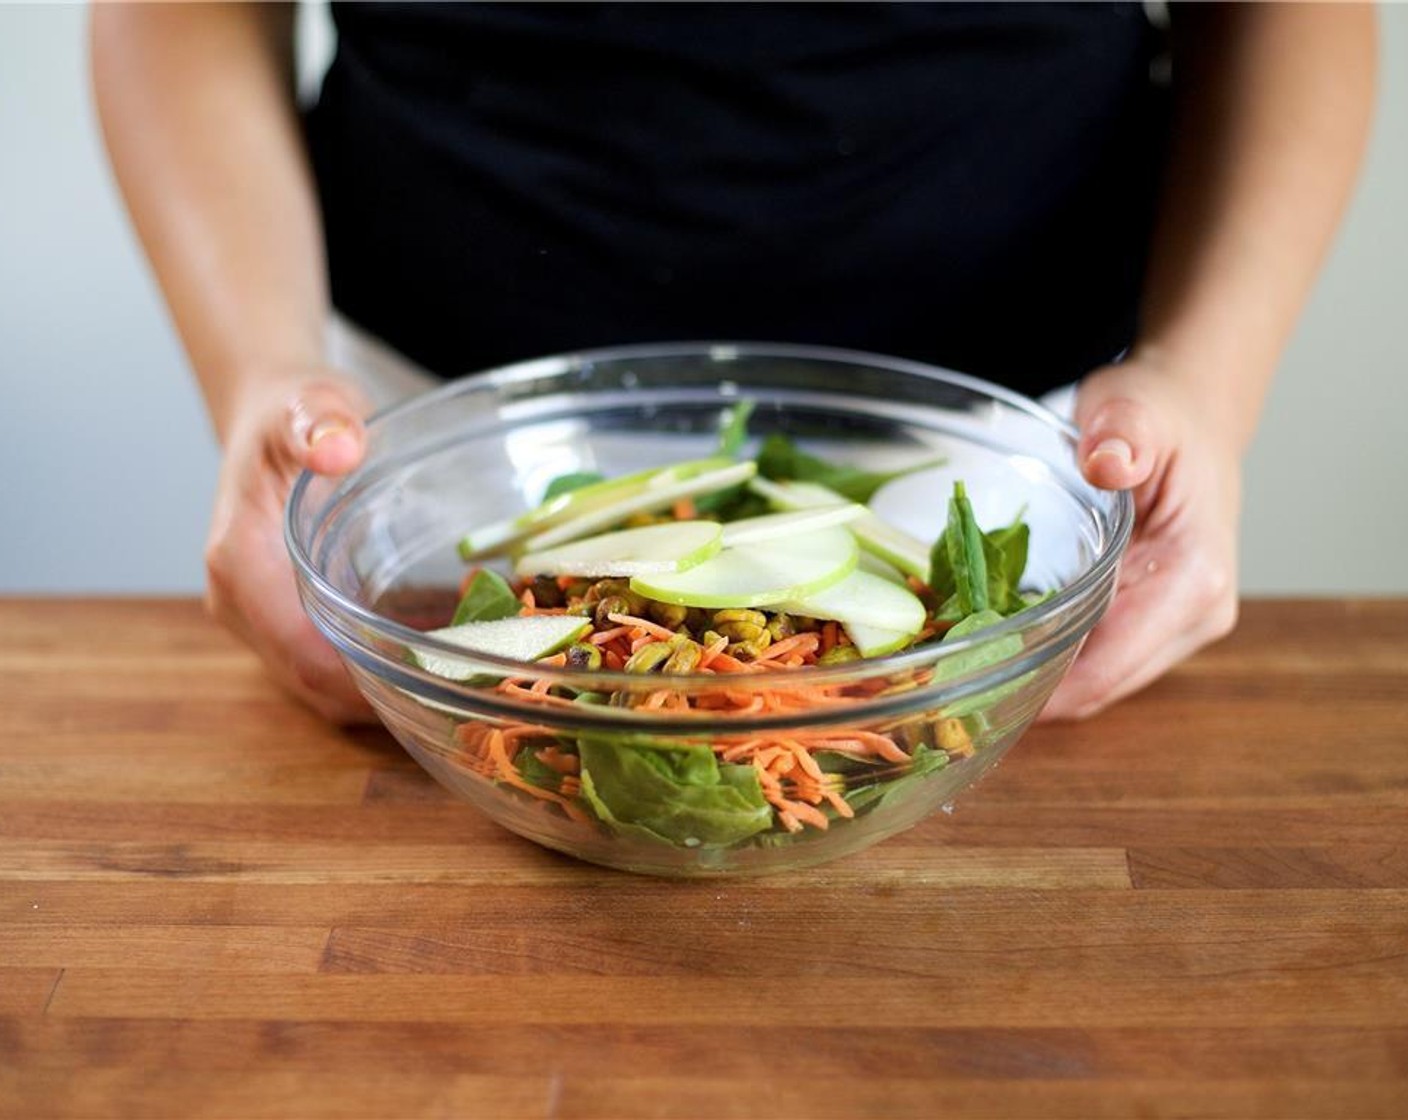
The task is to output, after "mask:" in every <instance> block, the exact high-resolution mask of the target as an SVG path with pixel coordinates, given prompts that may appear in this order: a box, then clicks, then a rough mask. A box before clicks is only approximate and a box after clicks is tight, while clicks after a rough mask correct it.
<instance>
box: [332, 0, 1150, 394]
mask: <svg viewBox="0 0 1408 1120" xmlns="http://www.w3.org/2000/svg"><path fill="white" fill-rule="evenodd" d="M333 11H334V14H335V20H336V25H337V29H338V47H337V52H336V55H335V58H334V60H333V62H332V65H331V67H330V69H329V71H328V74H327V76H326V79H325V81H324V84H323V88H322V91H321V94H320V97H319V100H318V102H317V104H316V105H315V106H313V107H312V108H311V109H310V110H309V112H308V114H307V119H306V126H307V135H308V140H309V148H310V152H311V155H312V160H313V167H314V171H315V175H316V178H317V182H318V189H319V193H320V197H321V203H322V209H323V218H324V223H325V231H326V239H327V252H328V265H329V270H330V279H331V289H332V295H333V300H334V303H335V304H336V305H337V307H338V308H339V309H340V310H341V311H342V312H343V313H344V314H346V315H347V316H348V317H349V318H351V319H352V320H353V321H355V322H356V323H358V324H360V325H361V326H362V327H364V328H366V329H367V330H369V331H371V332H372V333H373V334H375V335H378V336H380V337H381V338H382V339H384V340H385V341H387V342H388V343H390V344H391V345H392V346H394V347H396V348H397V349H399V350H400V351H402V352H403V353H404V354H406V355H407V356H408V357H410V358H412V359H413V360H415V361H416V362H418V363H420V364H421V365H423V366H425V367H426V368H428V369H430V370H433V371H435V372H437V373H439V374H441V375H444V376H453V375H458V374H462V373H467V372H470V371H474V370H479V369H484V368H488V367H491V366H495V365H499V364H502V363H504V362H508V361H513V360H518V359H522V358H526V357H534V356H538V355H543V354H549V353H556V352H561V351H567V350H576V349H581V348H586V347H597V346H605V345H612V344H617V343H635V342H649V341H660V340H683V339H733V340H754V341H775V342H810V343H819V344H826V345H835V346H845V347H853V348H859V349H865V350H875V351H881V352H884V353H890V354H895V355H899V356H903V357H908V358H914V359H919V360H923V361H929V362H933V363H936V364H939V365H943V366H947V367H950V368H954V369H959V370H963V371H966V372H970V373H974V374H977V375H980V376H984V377H989V378H993V379H995V380H998V381H1001V382H1003V383H1005V384H1008V385H1010V386H1012V387H1013V388H1016V389H1019V390H1021V391H1024V392H1028V393H1039V392H1041V391H1043V390H1045V389H1047V388H1050V387H1052V386H1054V385H1057V384H1061V383H1063V382H1066V381H1070V380H1072V379H1074V378H1076V377H1078V376H1080V375H1081V374H1082V373H1084V372H1086V371H1087V370H1088V369H1090V368H1092V367H1094V366H1096V365H1098V364H1100V363H1101V362H1104V361H1107V360H1109V359H1110V358H1112V357H1114V356H1115V355H1116V354H1118V353H1119V352H1120V351H1121V350H1122V349H1123V348H1125V347H1126V346H1127V345H1128V344H1129V343H1130V341H1131V339H1132V337H1133V333H1134V330H1135V326H1136V311H1137V307H1138V302H1139V296H1140V287H1141V282H1142V275H1143V271H1144V264H1145V258H1146V253H1147V244H1148V240H1149V224H1150V220H1151V215H1152V210H1153V199H1154V196H1155V193H1156V188H1157V181H1158V176H1159V170H1160V162H1161V158H1162V153H1163V147H1164V140H1165V112H1164V109H1165V106H1164V101H1165V96H1164V93H1163V92H1162V91H1160V90H1159V89H1157V88H1155V86H1154V85H1153V84H1152V83H1151V81H1150V67H1151V62H1152V60H1153V58H1154V56H1155V55H1156V53H1157V52H1158V50H1159V49H1160V46H1161V44H1160V41H1159V36H1158V35H1157V33H1156V32H1155V31H1154V30H1153V29H1152V28H1151V27H1150V25H1149V24H1148V22H1147V20H1146V18H1145V16H1144V13H1143V10H1142V8H1141V7H1140V6H1139V5H1108V4H1091V5H1051V4H999V5H969V4H934V5H930V4H900V5H893V6H892V5H888V4H860V5H850V4H844V5H837V4H827V5H817V6H812V5H794V4H777V5H770V4H761V5H752V4H722V5H710V4H705V5H693V4H668V5H653V4H651V5H642V4H566V5H497V4H486V5H438V4H363V3H358V4H334V5H333Z"/></svg>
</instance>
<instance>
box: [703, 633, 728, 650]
mask: <svg viewBox="0 0 1408 1120" xmlns="http://www.w3.org/2000/svg"><path fill="white" fill-rule="evenodd" d="M722 637H723V635H722V634H720V633H719V632H718V631H717V630H705V631H704V634H703V636H702V637H700V639H699V641H700V644H701V645H706V646H711V645H713V644H714V643H715V642H717V641H718V640H719V639H720V638H722ZM725 640H726V639H725Z"/></svg>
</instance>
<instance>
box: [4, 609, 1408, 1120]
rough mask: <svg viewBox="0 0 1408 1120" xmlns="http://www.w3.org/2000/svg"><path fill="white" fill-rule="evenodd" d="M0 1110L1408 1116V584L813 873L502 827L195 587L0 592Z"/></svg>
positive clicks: (1060, 733) (1269, 627) (1163, 689)
mask: <svg viewBox="0 0 1408 1120" xmlns="http://www.w3.org/2000/svg"><path fill="white" fill-rule="evenodd" d="M0 1115H3V1116H5V1117H14V1118H17V1120H18V1118H25V1120H28V1118H40V1117H137V1118H144V1120H145V1118H158V1117H270V1116H279V1117H309V1118H315V1117H325V1116H326V1117H363V1116H365V1117H410V1116H438V1117H461V1116H463V1117H499V1116H504V1117H520V1116H521V1117H581V1118H587V1117H601V1118H614V1117H637V1116H652V1117H656V1116H658V1117H704V1118H713V1117H817V1118H827V1117H859V1116H867V1117H869V1116H874V1117H924V1118H929V1117H941V1116H943V1117H1019V1116H1020V1117H1028V1116H1029V1117H1042V1118H1047V1117H1051V1118H1061V1117H1072V1118H1082V1120H1084V1118H1096V1117H1129V1116H1149V1117H1162V1116H1170V1117H1173V1116H1177V1117H1185V1116H1227V1117H1258V1116H1266V1117H1322V1116H1323V1117H1361V1118H1372V1117H1385V1118H1390V1117H1391V1118H1402V1117H1405V1116H1408V602H1403V601H1378V602H1372V601H1355V602H1329V601H1324V602H1284V601H1282V602H1271V601H1260V602H1250V603H1248V604H1246V605H1245V608H1244V611H1243V621H1242V624H1241V626H1240V628H1239V629H1238V631H1237V633H1236V634H1235V635H1234V636H1233V637H1232V638H1230V639H1228V640H1227V641H1225V642H1223V643H1221V644H1219V645H1218V646H1216V647H1214V648H1212V649H1210V650H1207V651H1205V652H1204V653H1203V654H1201V655H1199V656H1198V657H1196V658H1195V659H1193V660H1192V661H1191V662H1189V663H1187V664H1186V665H1184V666H1183V667H1181V668H1180V669H1179V670H1178V671H1177V672H1175V673H1174V674H1173V675H1171V676H1170V677H1168V678H1167V679H1165V680H1164V681H1162V682H1161V683H1159V684H1158V685H1156V686H1154V687H1153V688H1152V689H1150V690H1148V691H1147V692H1146V693H1144V694H1143V695H1141V696H1139V697H1137V698H1135V699H1133V700H1131V701H1128V702H1126V703H1125V704H1123V705H1121V706H1119V707H1118V708H1116V709H1115V710H1114V711H1111V712H1109V713H1107V714H1106V715H1104V716H1102V717H1100V718H1098V719H1096V720H1093V721H1091V722H1089V723H1086V724H1082V725H1078V726H1051V727H1048V726H1042V727H1038V728H1036V729H1034V730H1033V731H1032V732H1030V733H1029V735H1028V736H1027V738H1026V739H1024V740H1023V742H1022V743H1021V744H1019V745H1018V746H1017V747H1016V748H1015V750H1014V751H1013V752H1012V754H1011V755H1010V756H1009V757H1008V758H1007V759H1006V760H1004V762H1003V763H1002V765H1001V766H1000V767H999V768H998V769H997V770H996V771H995V772H994V773H993V775H992V776H990V777H989V778H988V779H986V780H985V781H984V782H983V783H981V784H980V785H979V786H978V787H976V788H975V789H973V790H972V791H970V792H969V793H968V794H966V795H965V796H964V797H963V798H961V799H960V800H959V802H958V807H957V810H956V811H955V812H954V813H953V814H952V815H951V816H950V815H944V814H938V815H936V816H935V817H934V818H933V819H931V820H929V821H927V822H926V823H924V824H922V825H920V826H919V827H918V828H916V829H914V830H913V831H911V832H909V833H907V834H905V835H903V836H900V837H897V838H895V839H893V840H891V841H889V842H887V843H884V844H882V845H880V846H878V847H876V848H873V849H871V850H870V851H868V852H865V853H863V854H861V855H859V856H856V857H853V858H851V859H848V860H845V861H843V862H840V863H837V864H834V865H831V866H829V867H823V868H818V869H815V870H812V871H807V872H804V873H797V874H793V875H788V876H784V877H776V878H769V879H759V880H745V881H713V882H691V883H677V882H668V881H657V880H652V879H646V878H639V877H633V876H629V875H624V874H619V873H615V872H610V871H605V870H601V869H598V868H593V867H589V866H586V865H582V864H577V863H574V862H572V861H571V860H568V859H565V858H563V857H559V856H556V855H553V854H550V853H548V852H545V851H542V850H540V849H538V848H536V847H534V846H533V845H531V844H529V843H527V842H525V841H521V840H519V839H517V838H515V837H513V836H511V835H509V834H507V833H505V832H503V831H502V830H500V829H499V828H498V827H497V826H495V825H493V824H490V823H489V822H487V821H485V820H483V819H481V818H480V817H478V816H477V815H476V814H475V813H474V812H473V811H472V810H470V809H468V808H467V807H463V806H461V805H460V804H459V803H457V802H455V801H454V800H452V799H451V798H450V797H449V796H448V795H447V794H445V793H443V792H442V791H441V790H440V789H439V787H438V786H436V785H434V784H433V783H432V782H431V781H430V780H429V779H428V778H426V777H425V776H424V775H423V774H422V773H421V772H420V771H419V770H418V769H417V768H416V767H415V765H414V764H413V763H412V762H411V761H410V760H409V759H408V758H406V757H405V756H404V755H402V754H401V752H400V750H399V748H397V747H396V746H395V744H394V743H393V742H392V741H391V740H390V738H389V736H387V735H386V734H385V733H383V732H380V731H373V730H365V731H358V732H354V733H348V732H341V731H337V730H334V729H332V728H329V727H326V726H323V725H321V724H320V723H319V722H318V721H317V720H316V719H314V718H313V717H311V716H309V715H307V714H305V713H303V712H302V711H300V710H298V709H297V708H295V707H294V706H293V705H291V704H290V703H288V702H286V701H285V700H284V699H283V698H282V697H281V696H280V695H279V694H278V693H277V692H276V691H275V690H274V688H273V687H272V686H271V685H270V684H269V683H267V682H266V680H265V679H264V677H263V675H262V674H261V671H260V669H259V667H258V665H257V663H256V662H255V661H254V660H253V658H252V657H251V656H250V655H248V654H247V653H245V652H244V651H243V650H242V649H241V648H240V647H238V646H237V645H236V644H235V643H234V642H233V641H232V640H231V639H229V638H227V637H226V636H225V635H224V634H223V633H221V632H220V631H219V630H218V629H217V628H216V627H215V626H214V625H213V624H211V623H210V622H208V621H207V620H206V619H205V618H204V617H203V615H202V613H201V611H200V609H199V606H198V605H197V604H195V603H193V602H190V601H185V600H180V601H151V600H147V601H131V600H121V601H115V600H98V601H86V602H79V601H71V600H55V601H19V600H11V601H0Z"/></svg>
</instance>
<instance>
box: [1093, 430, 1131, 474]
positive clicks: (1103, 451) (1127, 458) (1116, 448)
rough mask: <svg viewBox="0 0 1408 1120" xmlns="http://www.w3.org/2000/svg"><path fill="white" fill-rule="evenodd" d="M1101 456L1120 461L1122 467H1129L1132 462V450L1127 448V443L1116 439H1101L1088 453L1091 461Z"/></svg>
mask: <svg viewBox="0 0 1408 1120" xmlns="http://www.w3.org/2000/svg"><path fill="white" fill-rule="evenodd" d="M1102 455H1112V456H1114V457H1115V458H1116V459H1118V460H1119V461H1120V464H1121V465H1122V466H1126V467H1128V466H1130V465H1132V464H1133V462H1134V448H1132V447H1130V446H1129V443H1128V441H1126V440H1122V439H1120V438H1118V437H1112V438H1110V439H1102V440H1101V441H1100V442H1099V443H1097V444H1096V445H1095V448H1094V450H1093V451H1091V453H1090V458H1091V460H1092V461H1093V460H1095V459H1098V458H1099V457H1100V456H1102Z"/></svg>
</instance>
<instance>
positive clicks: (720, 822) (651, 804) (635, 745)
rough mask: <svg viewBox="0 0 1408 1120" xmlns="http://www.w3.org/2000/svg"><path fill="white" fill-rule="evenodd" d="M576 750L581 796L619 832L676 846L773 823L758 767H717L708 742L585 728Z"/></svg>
mask: <svg viewBox="0 0 1408 1120" xmlns="http://www.w3.org/2000/svg"><path fill="white" fill-rule="evenodd" d="M577 751H578V755H579V756H580V758H581V760H582V797H583V799H584V800H585V801H586V802H587V804H588V805H589V806H591V808H592V811H593V812H595V813H596V815H597V816H598V817H599V818H600V819H601V820H602V821H603V822H605V823H606V824H607V825H608V826H610V827H611V828H612V829H613V830H615V831H617V832H620V833H623V834H633V835H642V834H644V835H648V836H649V837H650V838H651V839H654V840H657V841H659V840H665V841H667V842H669V843H671V844H676V845H679V846H682V847H690V848H694V847H723V846H727V845H729V844H734V843H737V842H738V841H740V840H744V839H747V838H748V837H749V836H752V835H754V834H755V833H758V832H761V831H763V830H764V829H766V828H768V827H769V825H770V824H771V822H772V809H771V807H770V806H769V805H768V803H767V801H766V799H765V798H764V797H763V791H762V787H761V786H760V785H759V784H758V776H757V771H756V770H754V769H753V767H751V766H736V765H731V764H727V763H725V764H722V765H721V764H720V763H719V761H718V759H717V758H716V757H715V755H714V752H713V750H711V749H710V748H709V747H708V746H707V745H704V744H698V745H695V744H690V745H683V746H682V745H679V744H676V743H674V742H669V741H665V740H660V739H652V738H650V737H649V736H645V735H593V734H584V735H582V736H580V737H579V739H578V741H577Z"/></svg>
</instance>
